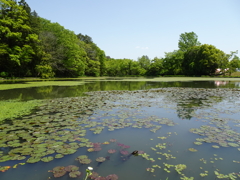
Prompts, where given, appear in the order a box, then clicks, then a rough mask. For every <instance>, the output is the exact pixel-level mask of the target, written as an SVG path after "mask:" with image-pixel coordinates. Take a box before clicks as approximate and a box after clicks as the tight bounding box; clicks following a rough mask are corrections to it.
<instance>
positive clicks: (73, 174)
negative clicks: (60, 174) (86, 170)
mask: <svg viewBox="0 0 240 180" xmlns="http://www.w3.org/2000/svg"><path fill="white" fill-rule="evenodd" d="M80 175H81V172H80V171H73V172H70V173H69V177H71V178H77V177H78V176H80Z"/></svg>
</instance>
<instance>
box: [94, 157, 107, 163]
mask: <svg viewBox="0 0 240 180" xmlns="http://www.w3.org/2000/svg"><path fill="white" fill-rule="evenodd" d="M105 160H106V158H104V157H98V158H97V159H96V161H97V162H104V161H105Z"/></svg>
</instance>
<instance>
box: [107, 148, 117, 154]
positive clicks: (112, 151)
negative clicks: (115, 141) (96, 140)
mask: <svg viewBox="0 0 240 180" xmlns="http://www.w3.org/2000/svg"><path fill="white" fill-rule="evenodd" d="M115 152H116V150H115V149H109V150H108V153H110V154H113V153H115Z"/></svg>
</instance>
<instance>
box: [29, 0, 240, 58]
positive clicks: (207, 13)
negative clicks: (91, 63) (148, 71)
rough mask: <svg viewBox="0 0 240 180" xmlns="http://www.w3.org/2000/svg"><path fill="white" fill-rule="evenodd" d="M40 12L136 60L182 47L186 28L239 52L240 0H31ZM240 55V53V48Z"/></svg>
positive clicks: (116, 54)
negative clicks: (181, 43) (180, 42)
mask: <svg viewBox="0 0 240 180" xmlns="http://www.w3.org/2000/svg"><path fill="white" fill-rule="evenodd" d="M26 2H27V3H28V4H29V6H30V7H31V9H32V11H33V10H35V11H36V12H37V13H38V15H39V16H41V17H43V18H46V19H48V20H51V21H52V22H58V23H59V24H60V25H62V26H64V27H65V28H66V29H69V30H72V31H74V32H75V33H76V34H78V33H82V34H87V35H89V36H90V37H92V39H93V41H94V43H96V44H97V45H98V47H100V48H101V49H102V50H104V51H105V54H106V55H108V56H110V57H112V58H115V59H118V58H119V59H120V58H129V59H134V60H137V58H138V57H141V56H142V55H147V56H148V57H149V58H151V59H153V58H154V57H164V52H171V51H173V50H177V49H178V40H179V36H180V34H181V33H184V32H191V31H193V32H195V33H196V34H197V35H198V40H199V41H200V42H201V43H202V44H212V45H214V46H216V47H217V48H218V49H221V50H223V51H224V52H225V53H230V51H235V50H239V53H240V0H70V1H67V0H41V1H37V0H26ZM238 56H240V55H239V54H238Z"/></svg>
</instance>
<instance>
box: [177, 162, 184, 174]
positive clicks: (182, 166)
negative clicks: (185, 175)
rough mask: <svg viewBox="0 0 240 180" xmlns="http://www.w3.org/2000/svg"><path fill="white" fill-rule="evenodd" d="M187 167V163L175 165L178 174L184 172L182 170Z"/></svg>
mask: <svg viewBox="0 0 240 180" xmlns="http://www.w3.org/2000/svg"><path fill="white" fill-rule="evenodd" d="M186 168H187V166H186V165H185V164H177V165H175V170H176V171H177V173H178V174H182V171H183V170H184V169H186Z"/></svg>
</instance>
